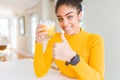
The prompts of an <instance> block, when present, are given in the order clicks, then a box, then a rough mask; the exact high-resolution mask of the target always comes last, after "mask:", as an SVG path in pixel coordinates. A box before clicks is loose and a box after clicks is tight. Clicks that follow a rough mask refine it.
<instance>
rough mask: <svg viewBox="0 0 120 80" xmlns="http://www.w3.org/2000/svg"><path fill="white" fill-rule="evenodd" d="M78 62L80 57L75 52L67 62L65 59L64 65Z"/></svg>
mask: <svg viewBox="0 0 120 80" xmlns="http://www.w3.org/2000/svg"><path fill="white" fill-rule="evenodd" d="M79 62H80V57H79V55H78V54H76V55H75V56H74V57H73V58H72V59H71V60H70V61H69V62H68V61H66V63H65V65H66V66H68V65H69V64H71V65H77V64H78V63H79Z"/></svg>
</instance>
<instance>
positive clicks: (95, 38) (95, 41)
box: [89, 33, 104, 45]
mask: <svg viewBox="0 0 120 80" xmlns="http://www.w3.org/2000/svg"><path fill="white" fill-rule="evenodd" d="M89 40H90V44H91V45H99V44H101V45H103V44H104V40H103V37H102V36H101V35H100V34H93V33H90V35H89Z"/></svg>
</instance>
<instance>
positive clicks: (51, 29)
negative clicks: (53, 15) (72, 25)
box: [40, 20, 55, 38]
mask: <svg viewBox="0 0 120 80" xmlns="http://www.w3.org/2000/svg"><path fill="white" fill-rule="evenodd" d="M40 24H42V26H41V27H42V28H47V29H46V30H47V32H48V34H46V35H44V36H42V37H43V38H51V37H52V36H53V35H54V33H55V22H54V21H52V20H46V21H43V20H40Z"/></svg>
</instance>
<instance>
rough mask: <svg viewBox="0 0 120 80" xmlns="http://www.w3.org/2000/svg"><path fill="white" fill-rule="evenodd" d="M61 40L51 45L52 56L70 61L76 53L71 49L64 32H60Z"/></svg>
mask: <svg viewBox="0 0 120 80" xmlns="http://www.w3.org/2000/svg"><path fill="white" fill-rule="evenodd" d="M61 38H62V42H59V43H56V44H54V45H53V57H54V58H55V59H59V60H65V61H68V62H69V61H70V60H71V58H73V56H75V55H76V53H75V52H74V51H73V50H72V49H71V47H70V45H69V43H68V42H67V40H66V38H65V36H64V33H61Z"/></svg>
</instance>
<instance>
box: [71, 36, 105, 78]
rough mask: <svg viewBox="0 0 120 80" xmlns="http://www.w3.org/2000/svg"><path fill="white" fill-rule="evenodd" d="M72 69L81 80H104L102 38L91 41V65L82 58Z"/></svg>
mask: <svg viewBox="0 0 120 80" xmlns="http://www.w3.org/2000/svg"><path fill="white" fill-rule="evenodd" d="M94 37H95V36H94ZM72 68H73V69H74V70H75V72H76V73H77V75H78V79H79V80H104V44H103V40H102V38H101V37H100V36H96V37H95V38H93V39H92V40H91V41H90V51H89V63H86V62H85V61H84V60H83V58H82V57H80V62H79V63H78V64H77V65H76V66H72Z"/></svg>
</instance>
